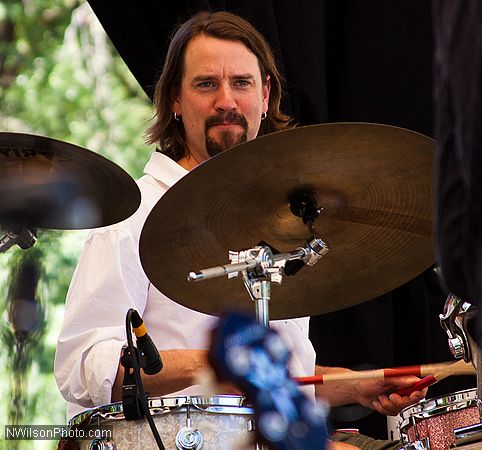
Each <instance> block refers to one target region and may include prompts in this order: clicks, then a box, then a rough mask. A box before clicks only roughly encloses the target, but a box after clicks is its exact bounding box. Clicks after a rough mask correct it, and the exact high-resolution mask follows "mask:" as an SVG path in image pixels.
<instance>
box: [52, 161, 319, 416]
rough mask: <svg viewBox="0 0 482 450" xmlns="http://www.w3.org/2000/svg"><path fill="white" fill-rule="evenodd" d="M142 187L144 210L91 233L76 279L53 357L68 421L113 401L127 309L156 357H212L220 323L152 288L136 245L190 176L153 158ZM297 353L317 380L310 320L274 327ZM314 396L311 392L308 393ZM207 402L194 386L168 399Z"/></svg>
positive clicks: (301, 372)
mask: <svg viewBox="0 0 482 450" xmlns="http://www.w3.org/2000/svg"><path fill="white" fill-rule="evenodd" d="M144 173H145V175H144V176H143V177H142V178H140V180H139V181H138V185H139V188H140V191H141V195H142V201H141V205H140V207H139V209H138V210H137V211H136V213H135V214H133V215H132V216H131V217H130V218H128V219H127V220H124V221H123V222H120V223H118V224H115V225H112V226H109V227H105V228H100V229H96V230H94V231H92V232H91V233H90V234H89V236H88V237H87V240H86V242H85V245H84V249H83V251H82V254H81V257H80V259H79V262H78V265H77V268H76V270H75V272H74V275H73V278H72V282H71V284H70V288H69V292H68V294H67V301H66V305H65V319H64V324H63V327H62V330H61V333H60V337H59V341H58V346H57V352H56V355H55V376H56V379H57V384H58V386H59V389H60V392H61V393H62V395H63V397H64V398H65V399H66V400H67V402H68V408H67V417H68V418H71V417H73V416H74V415H76V414H77V413H79V412H81V411H83V410H85V409H87V408H92V407H94V406H98V405H103V404H108V403H109V402H110V401H111V391H112V386H113V384H114V381H115V377H116V373H117V369H118V365H119V358H120V355H121V351H122V348H123V347H124V346H125V345H126V335H125V316H126V313H127V310H128V309H129V308H134V309H136V310H137V311H138V312H139V314H140V315H141V316H142V318H143V320H144V323H145V324H146V327H147V329H148V330H149V334H150V335H151V337H152V339H153V341H154V343H155V344H156V346H157V347H158V349H159V350H169V349H207V348H209V341H208V336H209V331H210V329H211V328H212V326H213V325H214V324H215V321H216V320H217V319H216V318H215V317H213V316H209V315H207V314H203V313H199V312H197V311H193V310H191V309H188V308H186V307H184V306H182V305H179V304H178V303H175V302H173V301H172V300H170V299H169V298H167V297H166V296H165V295H163V294H162V293H161V292H159V291H158V290H157V289H156V288H155V287H154V286H153V285H152V283H151V282H150V281H149V279H148V278H147V276H146V274H145V273H144V270H143V269H142V266H141V261H140V257H139V239H140V235H141V231H142V227H143V225H144V222H145V220H146V219H147V216H148V215H149V213H150V211H151V209H152V208H153V207H154V205H155V204H156V203H157V201H158V200H159V199H160V198H161V196H162V195H163V194H164V193H165V192H166V191H167V190H168V189H169V188H170V187H171V186H172V185H173V184H174V183H176V182H177V181H178V180H180V179H181V178H182V177H183V176H184V175H186V174H187V173H188V172H187V171H186V170H185V169H184V168H182V167H181V166H180V165H179V164H177V163H176V162H174V161H173V160H171V159H170V158H168V157H167V156H165V155H163V154H161V153H158V152H155V153H153V154H152V156H151V159H150V160H149V162H148V163H147V165H146V167H145V170H144ZM271 326H272V327H273V328H274V329H277V330H278V331H279V332H280V333H281V335H282V337H283V340H284V342H285V343H286V344H287V345H288V347H289V348H290V349H291V351H292V357H291V361H290V367H289V369H290V372H291V374H292V375H293V376H310V375H313V373H314V365H315V352H314V349H313V346H312V345H311V342H310V341H309V339H308V327H309V318H308V317H304V318H299V319H290V320H278V321H272V322H271ZM307 389H308V391H309V392H310V394H312V395H314V388H313V387H312V386H311V387H307ZM177 394H179V395H202V394H203V391H202V387H200V386H191V387H189V388H187V389H185V390H183V391H181V392H178V393H173V394H171V395H177Z"/></svg>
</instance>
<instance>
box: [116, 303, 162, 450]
mask: <svg viewBox="0 0 482 450" xmlns="http://www.w3.org/2000/svg"><path fill="white" fill-rule="evenodd" d="M134 312H135V310H134V309H132V308H131V309H129V311H127V315H126V335H127V348H128V349H129V354H130V357H131V362H132V370H133V371H134V377H135V379H136V385H137V388H138V389H139V394H140V397H141V402H142V407H143V409H144V412H145V414H146V419H147V422H148V423H149V427H150V428H151V431H152V435H153V436H154V439H155V441H156V444H157V446H158V447H159V449H160V450H165V447H164V444H163V443H162V440H161V436H159V432H158V431H157V428H156V424H155V423H154V419H153V418H152V415H151V411H150V409H149V405H148V404H147V397H146V394H145V393H144V386H143V385H142V378H141V371H140V368H139V361H138V360H137V352H136V351H135V348H134V343H133V341H132V326H131V323H132V314H133V313H134ZM126 370H128V369H126Z"/></svg>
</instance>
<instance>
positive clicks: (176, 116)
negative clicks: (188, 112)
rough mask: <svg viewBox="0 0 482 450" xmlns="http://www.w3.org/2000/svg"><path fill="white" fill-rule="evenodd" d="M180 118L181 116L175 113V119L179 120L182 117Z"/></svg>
mask: <svg viewBox="0 0 482 450" xmlns="http://www.w3.org/2000/svg"><path fill="white" fill-rule="evenodd" d="M180 118H181V117H180V116H178V115H177V114H176V113H174V120H175V121H176V122H179V119H180Z"/></svg>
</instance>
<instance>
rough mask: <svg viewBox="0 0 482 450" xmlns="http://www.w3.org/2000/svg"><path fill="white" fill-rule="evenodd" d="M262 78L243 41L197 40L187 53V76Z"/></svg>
mask: <svg viewBox="0 0 482 450" xmlns="http://www.w3.org/2000/svg"><path fill="white" fill-rule="evenodd" d="M248 73H250V74H251V75H253V76H255V77H257V76H259V77H261V72H260V69H259V64H258V59H257V58H256V55H255V54H254V53H253V52H251V50H249V49H248V47H246V46H245V45H244V44H243V43H242V42H241V41H230V40H225V39H217V38H213V37H211V36H206V35H203V34H200V35H197V36H194V37H193V38H192V39H191V40H190V41H189V42H188V44H187V46H186V50H185V52H184V76H185V77H186V78H190V77H193V76H198V75H222V74H227V75H236V74H238V75H240V74H248Z"/></svg>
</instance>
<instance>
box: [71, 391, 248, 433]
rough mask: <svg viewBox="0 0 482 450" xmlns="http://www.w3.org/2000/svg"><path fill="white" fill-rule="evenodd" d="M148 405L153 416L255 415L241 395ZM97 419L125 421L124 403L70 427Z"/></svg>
mask: <svg viewBox="0 0 482 450" xmlns="http://www.w3.org/2000/svg"><path fill="white" fill-rule="evenodd" d="M147 404H148V407H149V411H150V412H151V415H152V416H155V415H158V414H169V413H171V412H174V411H177V410H184V409H186V408H187V407H194V408H195V409H198V410H200V411H204V412H208V413H213V414H247V415H254V412H253V409H252V408H251V407H250V406H248V405H247V404H246V399H245V398H244V397H242V396H239V395H215V396H204V395H203V396H198V395H191V396H178V397H176V396H166V397H151V398H149V399H148V400H147ZM97 419H102V420H125V418H124V412H123V408H122V402H115V403H109V404H106V405H101V406H98V407H96V408H91V409H88V410H86V411H83V412H81V413H79V414H77V415H76V416H74V417H72V419H70V420H69V422H68V425H69V426H74V425H79V424H81V423H83V422H84V421H86V420H89V422H90V423H92V422H93V421H94V420H97ZM84 426H85V424H84Z"/></svg>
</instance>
